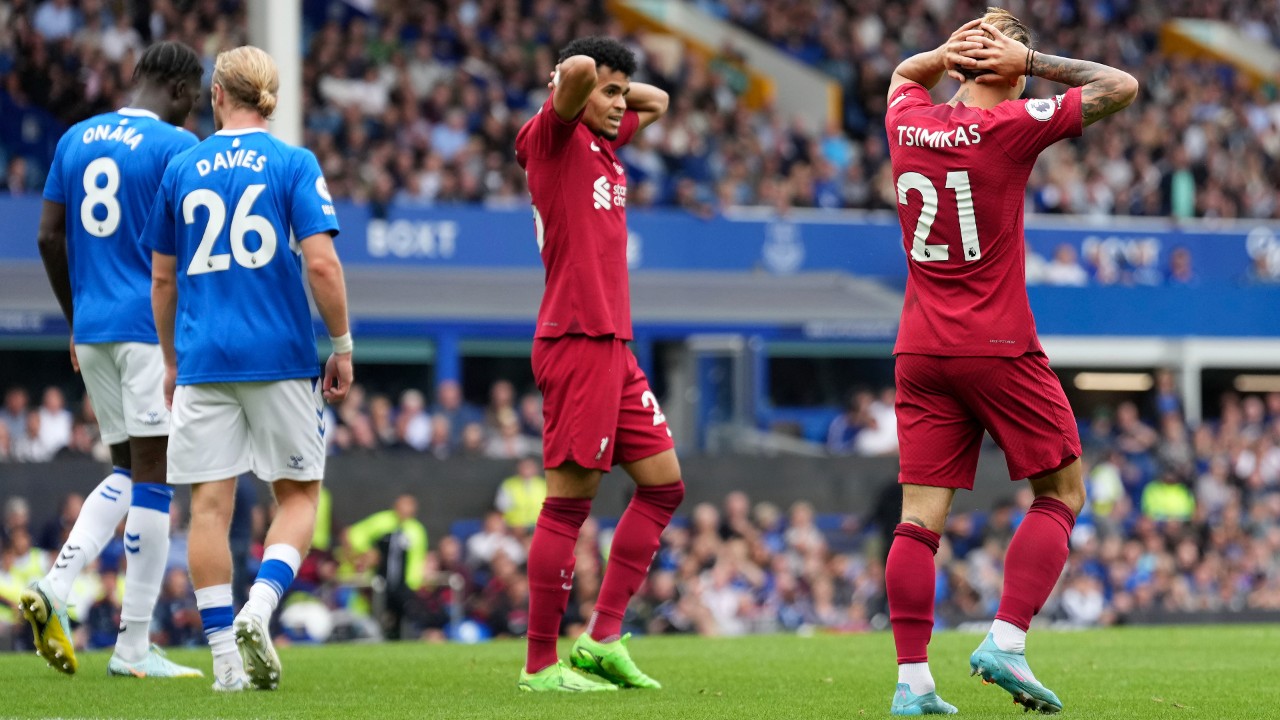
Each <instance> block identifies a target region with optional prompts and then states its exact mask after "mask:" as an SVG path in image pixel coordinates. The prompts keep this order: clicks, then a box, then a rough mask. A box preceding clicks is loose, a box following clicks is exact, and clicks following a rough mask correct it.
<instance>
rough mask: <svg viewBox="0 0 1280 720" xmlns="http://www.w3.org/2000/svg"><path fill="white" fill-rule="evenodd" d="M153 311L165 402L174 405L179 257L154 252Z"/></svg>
mask: <svg viewBox="0 0 1280 720" xmlns="http://www.w3.org/2000/svg"><path fill="white" fill-rule="evenodd" d="M151 313H152V314H153V315H155V319H156V337H157V338H158V339H159V340H160V352H161V353H163V354H164V404H165V406H166V407H168V408H170V409H172V408H173V388H174V386H175V385H176V384H177V381H178V353H177V351H176V350H174V348H173V323H174V317H175V316H176V315H177V313H178V258H176V257H174V256H173V255H165V254H164V253H158V252H152V253H151Z"/></svg>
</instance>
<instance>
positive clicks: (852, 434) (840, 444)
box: [827, 388, 875, 455]
mask: <svg viewBox="0 0 1280 720" xmlns="http://www.w3.org/2000/svg"><path fill="white" fill-rule="evenodd" d="M874 401H875V395H873V394H872V393H871V391H870V390H867V389H865V388H859V389H857V390H854V391H853V392H852V393H850V394H849V404H848V406H847V407H846V408H845V411H844V412H842V413H840V414H839V415H837V416H835V417H834V418H832V420H831V424H830V425H828V426H827V452H829V453H831V454H832V455H852V454H853V443H854V441H855V440H856V439H857V437H858V432H859V431H860V430H862V423H863V422H864V421H865V419H866V417H867V416H868V414H869V412H870V408H871V403H873V402H874Z"/></svg>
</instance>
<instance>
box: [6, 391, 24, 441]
mask: <svg viewBox="0 0 1280 720" xmlns="http://www.w3.org/2000/svg"><path fill="white" fill-rule="evenodd" d="M27 402H28V400H27V391H26V389H25V388H22V387H18V386H13V387H10V388H9V389H8V390H6V391H5V393H4V409H3V410H0V420H2V421H4V424H5V425H7V426H8V428H9V437H10V438H19V437H22V435H23V434H24V433H26V430H27Z"/></svg>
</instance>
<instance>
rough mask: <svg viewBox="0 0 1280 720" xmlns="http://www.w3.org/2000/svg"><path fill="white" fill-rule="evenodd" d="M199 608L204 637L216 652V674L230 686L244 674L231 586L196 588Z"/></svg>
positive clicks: (214, 652)
mask: <svg viewBox="0 0 1280 720" xmlns="http://www.w3.org/2000/svg"><path fill="white" fill-rule="evenodd" d="M196 607H197V608H199V609H200V621H201V622H202V623H204V636H205V638H206V639H207V640H208V641H209V650H211V651H212V652H213V674H214V676H215V677H217V678H218V679H219V680H221V681H223V682H224V683H225V682H229V679H230V678H233V677H235V676H236V675H239V674H242V673H243V672H244V663H243V662H242V661H241V660H240V653H239V652H238V651H237V650H236V636H235V631H234V630H232V628H231V623H232V621H233V620H234V617H235V616H234V615H233V614H232V612H231V583H227V584H226V585H210V586H209V587H205V588H196Z"/></svg>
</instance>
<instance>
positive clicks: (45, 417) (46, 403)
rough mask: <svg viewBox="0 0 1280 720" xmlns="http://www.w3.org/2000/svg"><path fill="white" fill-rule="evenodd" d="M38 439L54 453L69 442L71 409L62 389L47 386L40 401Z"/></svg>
mask: <svg viewBox="0 0 1280 720" xmlns="http://www.w3.org/2000/svg"><path fill="white" fill-rule="evenodd" d="M39 412H40V439H41V440H42V441H44V444H45V445H47V446H49V447H51V448H53V451H54V452H55V453H56V452H57V451H59V450H61V449H62V448H64V447H66V446H67V445H68V444H70V443H71V426H72V419H73V418H72V416H71V411H70V410H68V409H67V402H66V397H65V396H64V395H63V394H62V390H60V389H59V388H57V387H55V386H52V385H51V386H49V387H47V388H45V390H44V397H43V399H42V401H41V403H40V411H39Z"/></svg>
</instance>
